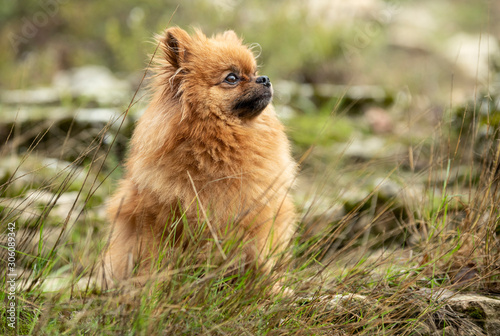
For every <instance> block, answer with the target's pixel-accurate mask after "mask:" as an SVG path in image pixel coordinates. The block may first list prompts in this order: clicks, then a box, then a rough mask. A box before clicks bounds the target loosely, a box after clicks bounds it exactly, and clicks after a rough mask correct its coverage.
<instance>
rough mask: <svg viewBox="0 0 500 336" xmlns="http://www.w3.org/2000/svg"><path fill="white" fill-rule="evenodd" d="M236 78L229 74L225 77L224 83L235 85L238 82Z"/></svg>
mask: <svg viewBox="0 0 500 336" xmlns="http://www.w3.org/2000/svg"><path fill="white" fill-rule="evenodd" d="M239 80H240V79H239V78H238V76H236V75H235V74H234V73H230V74H229V75H227V76H226V78H225V79H224V82H226V83H229V84H236V83H238V82H239Z"/></svg>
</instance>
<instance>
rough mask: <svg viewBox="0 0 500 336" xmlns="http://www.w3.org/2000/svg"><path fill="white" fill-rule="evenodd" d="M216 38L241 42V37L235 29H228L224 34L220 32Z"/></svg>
mask: <svg viewBox="0 0 500 336" xmlns="http://www.w3.org/2000/svg"><path fill="white" fill-rule="evenodd" d="M215 38H218V39H221V40H226V41H234V42H238V43H241V38H239V37H238V35H236V33H235V32H234V31H233V30H226V31H225V32H223V33H222V34H218V35H217V36H216V37H215Z"/></svg>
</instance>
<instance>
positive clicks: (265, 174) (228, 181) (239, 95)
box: [104, 28, 296, 280]
mask: <svg viewBox="0 0 500 336" xmlns="http://www.w3.org/2000/svg"><path fill="white" fill-rule="evenodd" d="M156 61H157V67H156V76H155V78H154V81H153V83H152V88H153V95H152V101H151V103H150V105H149V107H148V109H147V110H146V112H145V113H144V115H143V116H142V117H141V118H140V119H139V121H138V123H137V127H136V129H135V131H134V134H133V136H132V140H131V148H130V154H129V157H128V160H127V162H126V165H125V170H126V173H125V176H124V178H123V179H122V180H121V181H120V185H119V188H118V190H117V191H116V193H115V194H114V195H113V197H112V199H111V201H110V204H109V209H108V216H109V221H110V223H111V238H110V244H109V247H108V249H107V251H106V253H105V256H104V271H105V273H106V278H107V279H114V280H120V279H125V278H128V277H130V276H132V274H133V271H134V269H136V271H137V270H138V271H139V273H142V274H144V273H145V272H146V271H147V270H148V267H146V266H148V265H149V266H151V262H152V260H154V258H155V256H156V257H157V256H158V254H159V253H160V252H161V251H162V249H163V248H165V246H166V244H167V243H168V242H166V241H165V240H166V238H165V237H167V236H169V235H168V232H169V231H171V230H174V228H175V230H176V231H178V230H180V229H181V227H182V225H183V223H182V221H181V220H180V219H181V217H183V218H184V220H187V222H188V225H201V224H200V223H203V222H204V223H205V224H206V225H207V226H208V227H209V228H210V229H211V233H212V236H213V238H216V239H217V242H219V241H220V240H222V241H223V240H224V239H226V238H227V237H224V232H225V228H226V227H227V226H228V225H234V226H236V227H237V228H238V230H239V232H244V234H245V236H244V237H245V242H248V244H246V245H245V246H246V247H245V248H244V255H245V256H246V258H248V260H249V261H252V260H253V261H257V262H258V263H259V264H260V265H263V266H264V268H265V269H267V270H269V269H270V265H272V263H273V262H269V263H267V262H266V261H267V260H268V259H269V258H273V256H275V255H278V254H280V253H282V252H283V251H284V248H285V247H286V245H287V244H288V242H289V241H290V238H291V236H292V233H293V231H294V222H295V218H296V214H295V210H294V207H293V204H292V201H291V199H290V197H289V195H288V191H289V189H290V187H291V186H292V184H293V181H294V178H295V174H296V163H295V162H294V161H293V159H292V158H291V156H290V148H289V143H288V140H287V138H286V135H285V133H284V130H283V126H282V124H281V123H280V122H279V121H278V119H277V118H276V114H275V111H274V109H273V107H272V106H271V105H270V102H271V99H272V95H273V90H272V86H271V82H270V81H269V78H267V77H266V76H259V75H257V64H256V61H255V58H254V56H253V54H252V52H251V51H250V50H249V49H248V47H246V46H245V45H243V44H242V42H241V40H240V39H239V38H238V37H237V36H236V34H235V33H234V32H233V31H227V32H225V33H223V34H220V35H216V36H215V37H213V38H207V37H206V36H205V35H203V33H201V32H200V31H196V32H195V34H194V35H193V36H190V35H189V34H188V33H186V32H185V31H184V30H182V29H180V28H170V29H167V30H166V31H165V33H164V35H163V36H161V37H160V38H159V50H158V53H157V55H156ZM200 210H201V211H200ZM178 222H181V224H180V225H177V223H178ZM177 233H178V232H177ZM170 243H171V242H170ZM264 264H265V265H264ZM136 267H137V268H136ZM149 269H150V268H149Z"/></svg>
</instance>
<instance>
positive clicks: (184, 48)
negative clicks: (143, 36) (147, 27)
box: [162, 27, 192, 69]
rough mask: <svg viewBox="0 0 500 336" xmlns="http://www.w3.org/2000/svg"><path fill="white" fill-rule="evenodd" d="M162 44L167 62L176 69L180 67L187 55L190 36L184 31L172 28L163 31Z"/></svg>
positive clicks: (190, 40)
mask: <svg viewBox="0 0 500 336" xmlns="http://www.w3.org/2000/svg"><path fill="white" fill-rule="evenodd" d="M162 42H163V47H164V48H163V50H164V53H165V58H166V59H167V61H168V62H169V63H170V64H171V65H172V66H173V67H174V68H176V69H179V68H180V67H182V64H183V63H184V62H185V61H186V59H187V57H188V54H189V48H190V45H191V43H192V39H191V36H189V34H188V33H187V32H186V31H185V30H183V29H181V28H178V27H173V28H169V29H167V30H166V31H165V34H164V36H163V41H162Z"/></svg>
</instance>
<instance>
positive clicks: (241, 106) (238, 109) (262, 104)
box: [233, 92, 273, 119]
mask: <svg viewBox="0 0 500 336" xmlns="http://www.w3.org/2000/svg"><path fill="white" fill-rule="evenodd" d="M272 98H273V95H272V93H271V92H265V93H263V94H261V95H259V96H257V97H253V98H250V99H243V100H240V101H237V102H236V104H235V105H234V107H233V111H234V113H235V114H236V115H237V116H238V117H239V118H241V119H252V118H255V117H256V116H258V115H259V114H260V113H261V112H262V111H263V110H264V109H265V108H266V107H267V105H269V103H270V102H271V99H272Z"/></svg>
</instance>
